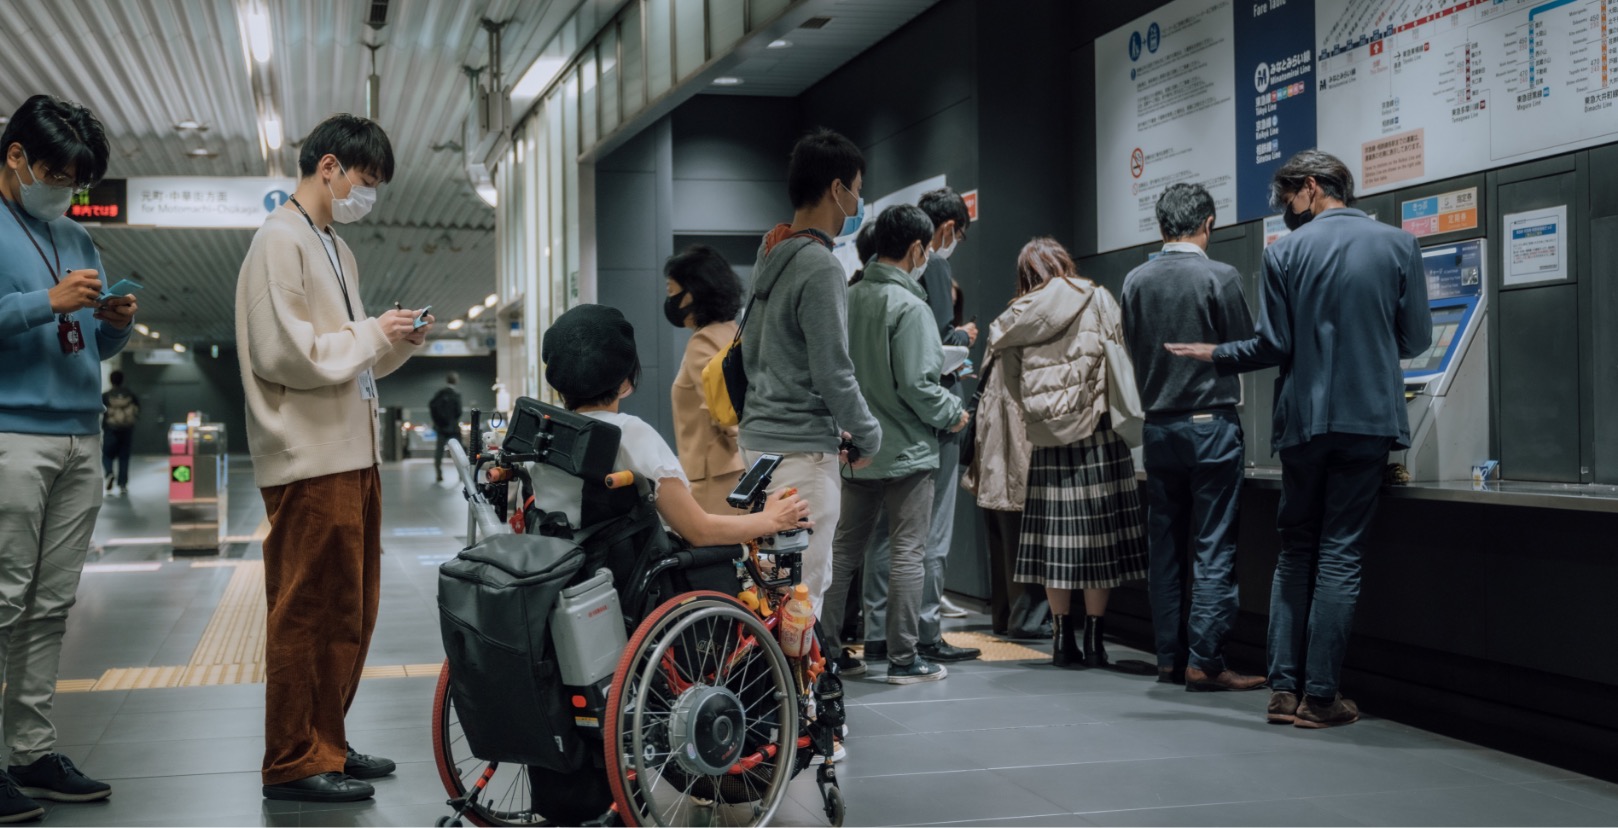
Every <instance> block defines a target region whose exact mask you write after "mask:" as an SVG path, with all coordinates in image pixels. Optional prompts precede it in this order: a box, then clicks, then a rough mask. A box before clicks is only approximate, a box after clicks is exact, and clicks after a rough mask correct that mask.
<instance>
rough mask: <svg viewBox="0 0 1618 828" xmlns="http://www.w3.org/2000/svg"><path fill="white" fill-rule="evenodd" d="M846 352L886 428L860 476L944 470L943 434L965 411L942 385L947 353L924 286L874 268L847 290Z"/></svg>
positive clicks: (888, 269) (881, 265)
mask: <svg viewBox="0 0 1618 828" xmlns="http://www.w3.org/2000/svg"><path fill="white" fill-rule="evenodd" d="M848 353H849V356H850V357H851V358H852V359H853V361H854V377H855V379H856V380H858V381H859V385H860V394H861V395H862V396H864V397H865V403H866V405H868V406H869V407H870V409H871V413H872V414H874V415H876V419H877V422H878V423H881V425H882V448H881V450H880V451H878V452H877V453H876V456H875V457H874V458H872V463H871V466H870V467H869V468H865V469H861V470H859V471H857V472H854V475H855V476H856V478H858V477H867V478H894V477H904V476H906V475H910V474H914V473H916V472H920V471H930V470H933V469H936V468H938V432H939V431H942V430H947V429H950V428H953V427H954V426H955V424H956V423H958V422H960V419H961V412H962V411H963V410H964V409H963V408H962V404H961V400H960V399H959V398H958V397H956V396H955V395H954V394H951V393H950V392H949V391H947V390H945V389H944V386H943V385H941V384H940V383H939V373H940V372H941V371H942V370H943V368H944V350H943V345H942V344H941V343H940V342H939V339H938V326H937V323H936V322H934V320H933V312H932V310H931V309H930V308H929V307H928V305H927V292H926V291H925V290H924V289H923V288H922V286H921V284H920V283H918V282H917V281H916V280H915V279H913V278H911V277H910V275H909V274H907V273H905V272H904V271H903V270H900V269H899V268H897V267H894V266H893V265H890V264H884V263H882V262H872V263H871V264H870V265H868V266H867V267H866V268H865V278H864V279H863V280H861V281H860V282H858V283H856V284H855V285H854V286H853V287H851V288H849V289H848Z"/></svg>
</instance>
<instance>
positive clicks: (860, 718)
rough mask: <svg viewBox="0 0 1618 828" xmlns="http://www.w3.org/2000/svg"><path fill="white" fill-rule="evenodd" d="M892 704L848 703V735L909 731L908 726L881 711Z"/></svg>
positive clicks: (889, 734)
mask: <svg viewBox="0 0 1618 828" xmlns="http://www.w3.org/2000/svg"><path fill="white" fill-rule="evenodd" d="M892 706H893V705H887V704H884V705H864V704H850V705H849V706H848V719H847V723H848V733H849V736H850V737H854V736H895V735H898V734H900V733H909V732H910V729H909V728H907V727H905V726H904V725H902V724H899V723H898V722H896V721H894V720H893V719H892V718H889V717H888V716H886V715H884V714H883V713H882V711H883V710H886V709H888V708H889V707H892Z"/></svg>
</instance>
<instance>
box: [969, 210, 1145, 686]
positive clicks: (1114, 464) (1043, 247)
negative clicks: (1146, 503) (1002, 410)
mask: <svg viewBox="0 0 1618 828" xmlns="http://www.w3.org/2000/svg"><path fill="white" fill-rule="evenodd" d="M1017 279H1018V285H1017V291H1018V294H1019V296H1018V298H1017V300H1016V301H1015V302H1013V303H1012V305H1011V307H1010V308H1009V309H1008V310H1007V311H1006V312H1005V313H1003V314H1001V315H1000V318H998V319H996V320H995V322H994V327H993V328H992V329H991V331H990V334H989V339H990V341H991V342H992V343H993V345H992V346H991V349H990V355H991V356H990V358H991V359H998V360H1000V367H999V370H1002V371H1004V372H1005V374H1004V376H1005V379H1004V382H1005V385H1006V389H1007V391H1008V392H1009V393H1010V394H1011V395H1012V397H1013V398H1014V399H1015V400H1016V401H1017V402H1018V403H1019V404H1020V405H1021V407H1022V411H1023V416H1024V423H1025V424H1026V425H1027V429H1028V440H1029V442H1030V443H1031V444H1032V445H1033V446H1034V451H1033V455H1032V456H1031V457H1030V458H1029V468H1028V492H1027V498H1026V501H1025V503H1024V506H1023V519H1022V527H1021V535H1020V537H1019V539H1018V547H1017V572H1016V580H1019V581H1023V582H1030V583H1037V584H1043V585H1044V587H1045V593H1046V595H1047V596H1048V597H1049V600H1050V604H1051V615H1052V624H1051V628H1052V636H1053V638H1054V648H1055V649H1054V656H1053V658H1052V662H1053V663H1054V664H1056V666H1058V667H1080V666H1085V665H1089V666H1093V667H1100V666H1107V665H1108V664H1109V663H1110V661H1109V659H1108V658H1107V652H1106V648H1105V646H1104V645H1103V643H1102V637H1103V636H1104V635H1105V633H1106V626H1105V620H1104V619H1105V615H1106V611H1107V599H1108V597H1109V596H1110V593H1111V590H1112V588H1113V587H1115V586H1118V585H1119V584H1122V583H1124V582H1125V581H1135V580H1141V579H1144V578H1145V577H1146V572H1147V560H1146V530H1145V516H1144V515H1143V514H1142V511H1141V506H1140V495H1139V492H1138V490H1137V487H1136V484H1135V465H1134V460H1133V459H1132V458H1131V457H1130V453H1129V447H1128V446H1127V445H1125V444H1124V440H1123V438H1122V437H1120V436H1118V434H1117V433H1116V432H1114V431H1113V430H1112V423H1111V418H1110V415H1109V414H1108V402H1107V387H1106V382H1107V378H1106V372H1107V366H1106V362H1107V359H1106V354H1105V351H1104V348H1103V345H1102V341H1103V340H1108V341H1111V342H1114V343H1118V344H1119V345H1122V344H1123V330H1122V325H1121V324H1120V320H1119V310H1118V305H1117V303H1116V302H1115V301H1113V298H1112V295H1111V294H1109V293H1108V292H1107V291H1106V289H1105V288H1103V287H1100V286H1099V285H1097V284H1095V283H1094V282H1091V281H1089V280H1088V279H1083V278H1080V277H1079V275H1078V271H1077V269H1076V268H1075V267H1074V265H1073V258H1072V257H1071V256H1069V255H1068V252H1067V250H1065V249H1064V248H1063V247H1062V245H1061V244H1059V243H1057V241H1056V240H1055V239H1052V238H1049V237H1041V238H1036V239H1034V240H1033V241H1030V242H1029V243H1028V244H1027V245H1025V246H1024V247H1023V249H1022V253H1021V254H1019V255H1018V257H1017ZM1075 590H1083V607H1082V608H1083V610H1084V613H1085V619H1084V646H1083V648H1082V649H1081V648H1080V646H1079V644H1078V642H1077V641H1076V640H1075V636H1076V633H1077V629H1076V628H1075V627H1074V626H1073V621H1072V612H1073V611H1074V607H1073V605H1072V595H1073V592H1074V591H1075Z"/></svg>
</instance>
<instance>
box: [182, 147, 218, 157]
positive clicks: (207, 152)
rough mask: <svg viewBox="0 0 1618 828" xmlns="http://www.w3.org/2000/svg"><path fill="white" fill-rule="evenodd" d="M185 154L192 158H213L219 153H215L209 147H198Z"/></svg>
mask: <svg viewBox="0 0 1618 828" xmlns="http://www.w3.org/2000/svg"><path fill="white" fill-rule="evenodd" d="M185 154H186V155H189V156H191V157H192V158H213V157H214V156H216V155H218V154H219V153H217V152H214V151H213V150H211V149H208V148H207V147H197V148H196V149H194V150H187V151H186V153H185Z"/></svg>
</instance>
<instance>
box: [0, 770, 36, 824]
mask: <svg viewBox="0 0 1618 828" xmlns="http://www.w3.org/2000/svg"><path fill="white" fill-rule="evenodd" d="M44 815H45V809H44V808H42V807H40V805H39V803H38V802H35V801H34V800H32V799H29V798H28V795H27V794H24V793H23V792H22V791H21V790H20V789H19V788H18V787H17V780H15V779H12V778H11V774H9V773H0V823H11V822H26V821H28V820H30V819H38V818H39V817H41V816H44Z"/></svg>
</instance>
